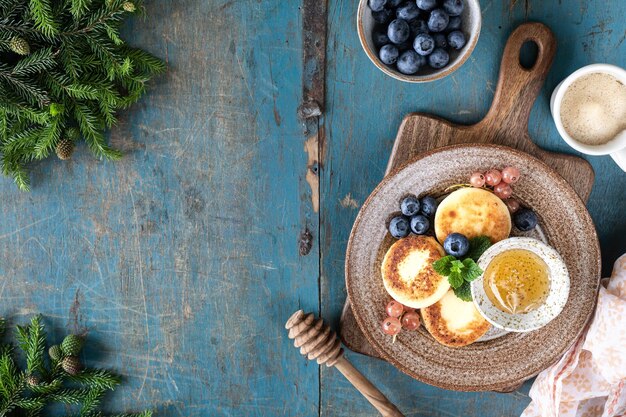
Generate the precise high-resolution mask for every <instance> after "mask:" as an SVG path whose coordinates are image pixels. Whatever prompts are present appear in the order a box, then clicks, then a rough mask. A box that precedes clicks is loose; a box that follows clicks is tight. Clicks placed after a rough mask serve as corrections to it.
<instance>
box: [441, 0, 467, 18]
mask: <svg viewBox="0 0 626 417" xmlns="http://www.w3.org/2000/svg"><path fill="white" fill-rule="evenodd" d="M443 10H445V11H446V13H448V15H450V16H460V15H461V13H462V12H463V0H444V1H443Z"/></svg>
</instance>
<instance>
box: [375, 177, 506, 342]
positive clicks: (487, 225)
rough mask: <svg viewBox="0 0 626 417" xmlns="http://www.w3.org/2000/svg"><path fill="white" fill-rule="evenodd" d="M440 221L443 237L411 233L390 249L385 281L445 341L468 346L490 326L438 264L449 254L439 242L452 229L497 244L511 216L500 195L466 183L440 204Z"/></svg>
mask: <svg viewBox="0 0 626 417" xmlns="http://www.w3.org/2000/svg"><path fill="white" fill-rule="evenodd" d="M434 226H435V235H436V236H437V239H435V238H433V237H430V236H416V235H411V236H409V237H407V238H404V239H400V240H398V241H397V242H395V243H394V244H393V245H392V246H391V247H390V248H389V250H388V251H387V253H386V254H385V258H384V259H383V263H382V266H381V272H382V276H383V284H384V285H385V289H386V290H387V292H388V293H389V294H390V295H391V296H392V297H393V298H394V299H395V300H396V301H398V302H400V303H402V304H404V305H406V306H408V307H412V308H419V309H420V313H421V316H422V320H423V321H424V326H425V327H426V329H427V330H428V331H429V332H430V334H431V335H432V336H433V337H434V338H435V339H436V340H437V341H438V342H439V343H441V344H443V345H446V346H453V347H460V346H466V345H469V344H470V343H473V342H475V341H476V340H478V339H479V338H480V337H481V336H483V335H484V334H485V333H486V332H487V330H489V327H490V325H489V323H488V322H487V321H486V320H485V319H484V318H483V317H482V316H481V315H480V313H479V312H478V310H477V309H476V307H474V303H473V302H466V301H463V300H461V299H459V298H457V296H456V295H454V292H453V291H452V289H450V284H449V283H448V278H447V277H444V276H441V275H439V274H438V273H437V272H435V270H434V269H433V266H432V264H433V262H435V261H436V260H438V259H440V258H442V257H443V256H445V251H444V250H443V247H442V246H441V244H440V243H439V242H442V243H443V241H444V240H445V238H446V237H447V236H448V235H449V234H450V233H461V234H463V235H465V236H466V237H467V238H468V239H471V238H473V237H477V236H487V237H489V238H490V239H491V242H492V243H496V242H498V241H500V240H503V239H506V238H507V237H508V236H509V233H510V232H511V216H510V215H509V211H508V209H507V207H506V205H505V204H504V203H503V202H502V200H500V198H498V197H496V196H495V195H494V194H492V193H490V192H488V191H485V190H482V189H479V188H463V189H460V190H457V191H455V192H453V193H451V194H450V195H449V196H447V197H446V198H445V199H444V200H443V201H442V202H441V203H440V204H439V207H438V209H437V213H436V214H435V221H434ZM437 240H439V242H438V241H437Z"/></svg>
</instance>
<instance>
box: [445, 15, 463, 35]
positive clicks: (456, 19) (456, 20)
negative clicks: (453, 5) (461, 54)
mask: <svg viewBox="0 0 626 417" xmlns="http://www.w3.org/2000/svg"><path fill="white" fill-rule="evenodd" d="M459 29H461V17H460V16H452V17H451V18H450V21H449V22H448V27H447V28H446V30H447V31H448V32H450V31H453V30H459Z"/></svg>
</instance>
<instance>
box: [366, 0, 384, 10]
mask: <svg viewBox="0 0 626 417" xmlns="http://www.w3.org/2000/svg"><path fill="white" fill-rule="evenodd" d="M386 4H387V0H369V1H368V2H367V5H368V6H369V7H370V10H371V11H373V12H380V11H381V10H382V9H384V8H385V5H386Z"/></svg>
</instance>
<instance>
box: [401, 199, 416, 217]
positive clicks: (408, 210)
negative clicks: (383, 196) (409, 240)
mask: <svg viewBox="0 0 626 417" xmlns="http://www.w3.org/2000/svg"><path fill="white" fill-rule="evenodd" d="M400 211H401V212H402V214H404V215H405V216H407V217H411V216H415V215H416V214H417V213H419V212H420V201H419V200H418V199H417V197H415V196H413V195H409V196H406V197H404V198H403V199H402V201H401V202H400Z"/></svg>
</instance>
